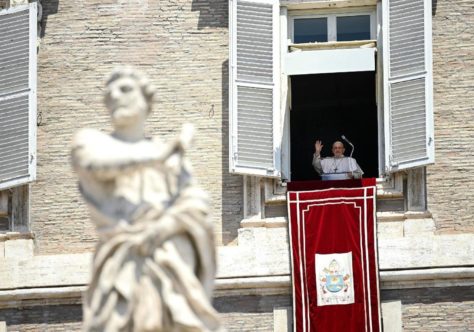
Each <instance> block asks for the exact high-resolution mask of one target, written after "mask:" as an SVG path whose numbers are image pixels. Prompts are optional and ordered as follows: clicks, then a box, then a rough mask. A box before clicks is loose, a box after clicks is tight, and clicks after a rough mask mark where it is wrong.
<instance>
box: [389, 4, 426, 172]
mask: <svg viewBox="0 0 474 332" xmlns="http://www.w3.org/2000/svg"><path fill="white" fill-rule="evenodd" d="M382 6H383V59H384V110H385V119H384V120H385V146H386V149H385V167H386V170H387V171H388V172H394V171H397V170H401V169H406V168H412V167H417V166H423V165H427V164H430V163H433V162H434V137H433V82H432V80H433V79H432V51H431V49H432V45H431V0H383V2H382Z"/></svg>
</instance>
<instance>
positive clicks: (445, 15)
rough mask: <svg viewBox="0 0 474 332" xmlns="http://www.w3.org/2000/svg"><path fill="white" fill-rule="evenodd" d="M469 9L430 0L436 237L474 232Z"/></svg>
mask: <svg viewBox="0 0 474 332" xmlns="http://www.w3.org/2000/svg"><path fill="white" fill-rule="evenodd" d="M473 25H474V7H473V6H472V1H469V0H456V1H448V0H433V68H434V69H433V72H434V75H433V80H434V107H435V147H436V164H435V165H433V166H429V167H428V169H427V171H428V186H427V187H428V188H427V191H428V208H429V210H430V211H431V212H432V213H433V216H434V219H435V222H436V227H437V230H438V231H440V232H453V231H457V232H473V231H474V222H473V218H474V191H473V190H472V183H473V182H474V162H473V161H474V152H473V151H474V150H473V144H474V135H473V133H474V109H473V105H474V95H473V94H472V82H474V53H473V52H474V38H473V37H472V27H473Z"/></svg>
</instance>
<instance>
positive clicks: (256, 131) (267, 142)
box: [229, 0, 280, 177]
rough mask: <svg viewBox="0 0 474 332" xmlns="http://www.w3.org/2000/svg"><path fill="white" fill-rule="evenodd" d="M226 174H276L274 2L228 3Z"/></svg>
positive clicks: (276, 13) (236, 0)
mask: <svg viewBox="0 0 474 332" xmlns="http://www.w3.org/2000/svg"><path fill="white" fill-rule="evenodd" d="M229 9H230V23H229V27H230V56H229V58H230V61H229V64H230V67H229V73H230V75H229V76H230V98H229V99H230V100H229V108H230V112H229V115H230V117H229V119H230V123H229V126H230V133H231V135H230V149H229V152H230V162H229V166H230V172H231V173H240V174H250V175H257V176H268V177H277V176H280V170H279V168H280V160H279V159H280V149H279V148H278V147H277V146H278V145H279V144H278V143H277V134H276V124H277V123H278V120H277V118H276V116H277V114H278V107H279V77H280V76H279V71H278V65H279V58H278V55H279V49H278V37H279V35H278V31H279V30H278V25H277V24H278V22H279V4H278V1H275V0H252V1H247V0H232V1H230V8H229Z"/></svg>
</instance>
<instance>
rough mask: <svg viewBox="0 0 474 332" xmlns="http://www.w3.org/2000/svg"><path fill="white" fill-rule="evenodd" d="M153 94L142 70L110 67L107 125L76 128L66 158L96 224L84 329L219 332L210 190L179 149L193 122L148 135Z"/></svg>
mask: <svg viewBox="0 0 474 332" xmlns="http://www.w3.org/2000/svg"><path fill="white" fill-rule="evenodd" d="M153 94H154V89H153V88H152V87H151V85H150V84H149V82H148V80H147V79H146V78H145V77H144V76H143V75H142V74H140V73H139V72H137V71H135V70H133V69H131V68H123V69H119V70H117V71H115V72H114V73H113V74H112V75H111V77H110V78H109V80H108V82H107V89H106V93H105V104H106V106H107V108H108V109H109V111H110V116H111V119H112V123H113V127H114V131H113V133H112V134H110V135H109V134H105V133H103V132H101V131H98V130H93V129H82V130H80V131H79V132H78V133H77V134H76V135H75V137H74V141H73V148H72V163H73V166H74V169H75V171H76V172H77V174H78V176H79V187H80V190H81V193H82V195H83V197H84V199H85V200H86V202H87V204H88V206H89V208H90V212H91V218H92V220H93V221H94V222H95V223H96V225H97V229H98V233H99V244H98V246H97V250H96V253H95V255H94V261H93V275H92V279H91V282H90V287H89V289H88V291H87V293H86V294H85V298H84V330H85V331H137V332H138V331H139V332H141V331H176V332H177V331H220V327H219V326H220V325H219V320H218V317H217V313H216V311H215V310H214V308H213V307H212V305H211V304H210V298H211V292H212V287H213V281H214V275H215V270H216V262H215V247H214V239H213V228H212V225H211V223H210V222H209V221H208V218H207V215H208V204H207V196H206V195H205V194H204V193H203V191H201V190H200V189H198V188H197V187H196V186H195V184H194V183H193V181H192V178H191V175H190V173H189V167H188V164H187V161H186V158H185V156H184V153H185V151H186V149H187V147H188V145H189V144H190V140H191V138H192V136H193V133H192V132H193V130H192V127H190V126H184V127H183V130H182V133H181V135H180V136H179V137H178V138H177V139H176V140H175V141H173V142H171V143H163V142H160V141H159V140H157V139H155V138H153V139H147V138H145V137H144V132H143V128H144V122H145V119H146V118H147V116H148V114H149V113H150V111H151V105H152V98H153Z"/></svg>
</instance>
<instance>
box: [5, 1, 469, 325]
mask: <svg viewBox="0 0 474 332" xmlns="http://www.w3.org/2000/svg"><path fill="white" fill-rule="evenodd" d="M27 2H28V1H0V9H1V8H6V7H9V6H11V8H13V6H22V5H23V6H24V5H25V3H27ZM30 2H33V3H34V1H30ZM280 4H281V6H282V7H283V8H285V7H286V8H290V9H291V8H296V9H293V10H300V9H301V10H303V9H304V10H307V8H316V9H319V10H321V9H322V10H328V8H339V7H344V6H354V5H356V6H362V7H365V6H369V7H371V8H375V6H376V5H377V1H376V0H373V1H371V0H354V1H349V0H348V1H345V0H333V1H325V0H313V1H309V0H304V1H303V0H288V1H282V2H281V3H280ZM431 5H432V36H433V44H432V45H433V47H432V48H433V53H432V55H433V82H434V137H435V148H436V151H435V155H436V162H435V163H434V164H433V165H429V166H427V167H426V168H418V169H415V170H408V171H402V172H398V173H397V174H396V175H394V176H391V177H389V178H387V179H385V180H384V181H383V180H380V181H379V182H378V187H379V188H378V195H379V198H378V202H377V203H378V206H379V212H378V214H377V219H378V230H379V249H378V250H379V260H380V262H379V265H380V280H381V299H382V302H383V305H382V310H383V317H384V326H385V331H401V330H404V331H474V318H473V317H474V258H473V257H474V245H473V243H474V241H473V240H474V226H473V225H474V223H473V215H474V214H473V212H474V203H473V201H474V194H473V191H472V190H470V183H471V182H472V181H474V172H473V171H474V163H473V160H474V155H473V153H472V150H471V146H472V144H473V143H474V137H473V135H472V132H473V131H474V115H473V114H474V112H473V110H472V106H471V105H472V104H473V102H472V101H473V97H472V94H471V93H470V88H471V86H472V82H474V71H473V69H472V68H474V66H473V64H472V62H473V61H474V57H473V56H472V53H473V50H474V39H473V37H472V33H471V27H472V24H473V23H474V7H473V6H472V5H471V1H468V0H452V1H448V0H433V1H432V3H431ZM298 6H300V7H298ZM41 8H42V15H41V17H40V21H39V27H40V29H39V30H38V31H39V32H38V40H37V43H38V50H37V119H36V120H37V127H36V145H37V149H36V151H37V152H36V156H37V162H36V179H35V181H34V182H31V183H29V184H24V185H21V186H15V187H12V188H6V189H4V190H3V191H2V195H3V197H7V198H2V199H3V201H2V202H4V205H6V206H7V207H6V208H4V209H3V210H2V209H0V211H3V212H2V213H3V214H0V221H1V220H4V222H3V224H2V223H0V225H4V226H2V227H3V228H2V232H1V233H0V331H3V330H6V331H79V330H80V326H81V324H80V321H81V315H82V314H81V307H80V305H81V292H82V291H83V290H84V289H85V287H86V285H87V281H88V275H89V263H90V258H91V253H92V251H93V249H94V246H95V242H96V240H97V235H96V234H95V230H94V226H93V225H92V223H90V221H89V219H88V215H87V211H86V208H85V205H84V203H83V201H82V200H81V198H80V196H79V192H78V190H77V183H76V176H75V175H74V174H73V172H72V169H71V166H70V160H69V154H70V142H71V138H72V136H73V134H74V132H75V131H76V130H78V129H79V128H83V127H91V128H97V129H101V130H105V131H109V130H110V127H109V121H108V116H107V113H106V111H105V109H104V106H103V102H102V91H103V87H104V83H105V78H106V76H107V74H108V73H109V72H110V71H111V70H112V69H113V68H114V67H115V66H117V65H121V64H131V65H134V66H136V67H138V68H140V69H141V70H142V71H144V72H146V73H147V75H148V76H149V77H150V78H151V81H152V83H153V84H154V85H155V86H156V87H157V91H158V93H157V97H156V100H155V104H154V111H153V113H152V115H151V117H150V119H149V121H148V124H147V131H148V134H149V135H159V136H161V137H163V138H164V139H167V138H171V137H173V136H174V135H175V134H176V133H177V132H178V130H179V128H180V126H181V124H182V123H183V122H192V123H193V124H194V125H195V126H196V128H197V137H196V140H195V145H194V147H193V149H192V150H191V151H190V159H191V162H192V164H193V169H194V174H195V176H196V177H197V180H198V181H199V183H200V185H201V186H202V187H203V188H204V189H205V190H206V191H207V192H208V193H209V194H210V197H211V204H212V217H211V218H212V221H213V223H214V225H215V234H216V238H217V240H218V243H219V250H218V265H219V271H218V276H217V281H216V293H215V300H214V305H215V306H216V308H217V309H218V310H219V311H220V312H221V314H222V317H223V321H224V324H225V325H226V327H227V329H228V330H229V331H286V330H287V327H288V326H289V325H291V305H292V300H291V278H290V265H289V264H290V263H289V244H288V239H287V227H288V226H287V219H286V200H285V192H286V188H285V186H284V184H282V182H281V181H280V180H279V179H272V178H265V177H256V176H250V175H248V176H242V175H238V174H231V173H230V172H229V140H230V131H231V130H230V128H229V47H230V45H229V3H228V1H224V0H160V1H157V0H107V1H99V0H79V1H75V2H71V1H59V0H42V1H41ZM0 31H1V30H0ZM0 40H1V36H0ZM0 47H1V44H0ZM0 59H1V55H0ZM0 65H1V63H0ZM0 98H1V95H0ZM0 111H1V109H0ZM5 202H6V203H5ZM1 206H2V205H0V207H1ZM1 218H3V219H1Z"/></svg>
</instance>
